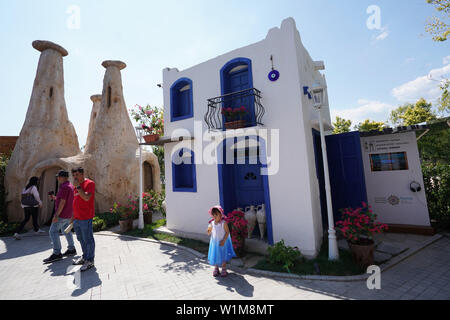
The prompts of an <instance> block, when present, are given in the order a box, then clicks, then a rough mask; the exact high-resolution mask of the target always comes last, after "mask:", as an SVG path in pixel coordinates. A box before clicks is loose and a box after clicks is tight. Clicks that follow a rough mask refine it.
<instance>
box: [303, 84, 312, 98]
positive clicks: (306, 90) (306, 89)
mask: <svg viewBox="0 0 450 320" xmlns="http://www.w3.org/2000/svg"><path fill="white" fill-rule="evenodd" d="M308 89H309V87H303V94H304V95H308V99H309V100H311V99H312V96H311V93H309V92H308Z"/></svg>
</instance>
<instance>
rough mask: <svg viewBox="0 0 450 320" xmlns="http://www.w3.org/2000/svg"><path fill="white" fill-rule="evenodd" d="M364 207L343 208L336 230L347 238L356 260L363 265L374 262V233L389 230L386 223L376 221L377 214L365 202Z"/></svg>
mask: <svg viewBox="0 0 450 320" xmlns="http://www.w3.org/2000/svg"><path fill="white" fill-rule="evenodd" d="M362 205H363V206H362V208H357V209H352V208H346V209H341V210H340V211H341V213H342V220H341V221H338V222H337V223H336V230H337V231H338V232H339V233H340V234H341V235H342V236H343V237H344V238H346V239H347V241H348V244H349V247H350V250H351V252H352V256H353V259H354V260H355V262H357V263H358V264H360V265H362V266H365V267H366V266H369V265H372V264H373V261H374V260H373V253H374V250H375V245H374V241H373V235H374V234H377V233H382V232H383V231H385V230H387V228H388V227H387V225H386V224H381V223H378V222H376V219H377V215H376V214H375V213H373V211H372V209H371V206H368V205H367V204H366V203H365V202H363V203H362Z"/></svg>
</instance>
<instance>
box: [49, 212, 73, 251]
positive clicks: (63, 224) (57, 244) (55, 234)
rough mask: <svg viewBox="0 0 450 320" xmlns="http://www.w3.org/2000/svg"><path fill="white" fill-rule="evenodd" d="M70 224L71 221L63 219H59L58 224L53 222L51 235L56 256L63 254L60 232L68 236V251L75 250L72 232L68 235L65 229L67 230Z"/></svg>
mask: <svg viewBox="0 0 450 320" xmlns="http://www.w3.org/2000/svg"><path fill="white" fill-rule="evenodd" d="M69 224H70V219H62V218H58V222H52V225H51V226H50V231H49V235H50V239H51V240H52V243H53V253H54V254H61V241H60V240H59V232H60V231H61V232H62V233H63V234H64V235H65V236H66V240H67V243H68V249H69V250H73V249H75V245H74V243H73V236H72V232H69V233H67V234H66V233H65V232H64V229H66V228H67V227H68V226H69Z"/></svg>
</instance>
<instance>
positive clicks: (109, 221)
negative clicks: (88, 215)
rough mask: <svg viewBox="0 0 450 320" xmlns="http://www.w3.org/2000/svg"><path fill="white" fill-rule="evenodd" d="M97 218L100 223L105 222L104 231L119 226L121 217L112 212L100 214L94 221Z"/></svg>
mask: <svg viewBox="0 0 450 320" xmlns="http://www.w3.org/2000/svg"><path fill="white" fill-rule="evenodd" d="M95 218H97V220H98V221H100V220H101V221H103V222H104V227H103V229H102V230H104V229H107V228H112V227H114V226H117V225H118V224H119V219H120V215H119V214H116V213H112V212H104V213H98V214H96V215H95V217H94V219H95Z"/></svg>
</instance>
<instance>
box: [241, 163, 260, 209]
mask: <svg viewBox="0 0 450 320" xmlns="http://www.w3.org/2000/svg"><path fill="white" fill-rule="evenodd" d="M246 160H247V161H246V164H235V170H234V179H235V199H236V206H237V207H246V206H250V205H255V206H257V205H260V204H262V203H264V187H263V182H262V177H261V164H260V163H258V164H248V158H247V159H246Z"/></svg>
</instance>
